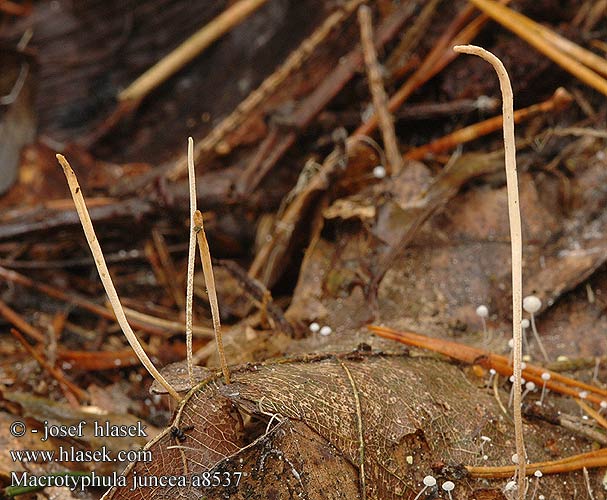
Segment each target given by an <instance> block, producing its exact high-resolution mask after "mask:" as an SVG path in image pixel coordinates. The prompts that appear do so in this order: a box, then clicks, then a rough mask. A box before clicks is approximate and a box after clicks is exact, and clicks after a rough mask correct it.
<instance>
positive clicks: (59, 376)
mask: <svg viewBox="0 0 607 500" xmlns="http://www.w3.org/2000/svg"><path fill="white" fill-rule="evenodd" d="M11 334H12V335H13V337H15V338H16V339H17V340H18V341H19V342H20V344H21V345H22V346H23V347H24V348H25V350H26V351H27V352H28V353H29V354H30V355H31V356H32V357H33V358H34V359H35V360H36V361H37V362H38V364H39V365H40V366H41V367H42V368H43V369H44V370H46V371H47V372H48V373H49V374H50V375H51V376H52V377H53V378H54V379H55V380H56V381H57V382H59V384H61V385H62V386H64V387H66V388H67V389H68V390H69V391H70V392H71V393H72V394H73V395H74V396H76V398H77V399H78V400H80V401H81V402H82V401H88V400H89V396H88V394H87V393H86V392H85V391H84V390H82V389H81V388H80V387H78V386H77V385H76V384H74V383H73V382H70V381H69V380H68V379H66V378H65V376H64V375H63V372H62V371H61V370H58V369H57V368H55V367H54V366H52V365H51V364H50V363H48V362H47V361H46V360H45V359H44V358H43V357H42V356H40V354H39V353H38V351H36V349H34V348H33V347H32V346H31V345H30V344H29V342H28V341H27V340H25V338H24V337H23V335H21V332H19V330H17V329H16V328H11Z"/></svg>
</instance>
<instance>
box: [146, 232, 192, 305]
mask: <svg viewBox="0 0 607 500" xmlns="http://www.w3.org/2000/svg"><path fill="white" fill-rule="evenodd" d="M152 241H153V242H154V248H155V249H156V253H157V254H158V258H159V259H160V270H161V271H162V275H163V277H164V282H165V285H166V287H167V288H168V290H169V292H170V294H171V295H172V296H173V297H172V298H173V300H174V301H175V304H177V306H178V307H180V308H184V309H185V303H184V302H183V296H182V295H181V293H180V290H179V283H178V282H179V280H177V279H176V278H175V277H176V276H177V271H176V270H175V264H174V263H173V259H172V258H171V254H170V252H169V249H168V247H167V244H166V240H165V239H164V236H163V235H162V234H161V232H160V231H158V230H157V229H152Z"/></svg>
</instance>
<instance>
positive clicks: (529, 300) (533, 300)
mask: <svg viewBox="0 0 607 500" xmlns="http://www.w3.org/2000/svg"><path fill="white" fill-rule="evenodd" d="M541 308H542V301H541V300H540V299H539V297H536V296H535V295H527V297H525V298H524V299H523V309H524V310H525V311H526V312H528V313H529V314H530V316H531V331H532V332H533V337H534V338H535V341H536V342H537V346H538V347H539V348H540V351H541V352H542V356H544V359H545V360H546V361H549V360H550V358H548V353H547V352H546V349H544V344H542V339H541V338H540V335H539V334H538V333H537V327H536V326H535V315H536V313H538V312H539V310H540V309H541Z"/></svg>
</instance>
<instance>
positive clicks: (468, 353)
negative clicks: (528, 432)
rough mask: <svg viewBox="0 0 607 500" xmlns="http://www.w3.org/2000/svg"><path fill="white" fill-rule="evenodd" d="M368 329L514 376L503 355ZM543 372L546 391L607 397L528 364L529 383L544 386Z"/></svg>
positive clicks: (590, 398) (594, 399) (597, 389)
mask: <svg viewBox="0 0 607 500" xmlns="http://www.w3.org/2000/svg"><path fill="white" fill-rule="evenodd" d="M368 328H369V330H371V331H372V332H373V333H375V334H376V335H379V336H380V337H383V338H386V339H390V340H395V341H396V342H401V343H403V344H406V345H410V346H414V347H420V348H422V349H429V350H431V351H434V352H438V353H441V354H444V355H445V356H449V357H451V358H453V359H457V360H459V361H462V362H464V363H469V364H478V365H481V366H483V367H485V368H487V369H489V368H493V369H495V371H496V372H497V373H499V374H500V375H503V376H504V377H510V375H512V362H511V361H510V359H509V358H507V357H506V356H500V355H498V354H493V353H491V352H488V351H484V350H482V349H477V348H476V347H471V346H467V345H464V344H459V343H457V342H451V341H448V340H442V339H436V338H432V337H426V336H424V335H420V334H418V333H413V332H399V331H396V330H392V329H391V328H387V327H383V326H375V325H370V326H369V327H368ZM543 373H548V374H550V380H549V381H548V382H546V388H547V389H550V390H551V391H554V392H558V393H559V394H565V395H568V396H572V397H575V398H579V396H580V392H581V391H586V392H588V397H587V398H586V399H587V400H588V401H590V402H592V403H595V404H597V405H600V403H601V401H603V400H605V399H606V398H607V390H605V389H602V388H601V387H597V386H594V385H591V384H586V383H584V382H581V381H579V380H576V379H573V378H569V377H565V376H564V375H561V374H560V373H557V372H554V371H551V370H548V369H547V368H544V367H540V366H534V365H531V364H527V366H526V367H525V369H524V370H523V377H524V378H525V380H530V381H532V382H535V383H536V385H538V386H541V385H542V384H543V383H544V381H543V380H542V378H541V376H542V374H543Z"/></svg>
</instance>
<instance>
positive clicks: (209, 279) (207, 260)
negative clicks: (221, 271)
mask: <svg viewBox="0 0 607 500" xmlns="http://www.w3.org/2000/svg"><path fill="white" fill-rule="evenodd" d="M194 224H195V226H194V231H195V232H196V237H197V239H198V250H199V251H200V259H201V260H202V272H203V274H204V282H205V284H206V286H207V293H208V296H209V304H210V305H211V315H212V316H213V329H214V330H215V343H216V344H217V354H218V355H219V364H220V365H221V371H222V372H223V377H224V378H225V381H226V384H229V383H230V369H229V368H228V363H227V362H226V354H225V352H224V350H223V340H222V337H221V323H220V321H219V305H218V304H217V291H216V289H215V277H214V275H213V266H212V264H211V252H210V250H209V243H208V241H207V236H206V234H205V232H204V225H203V220H202V214H201V213H200V210H196V212H194Z"/></svg>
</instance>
